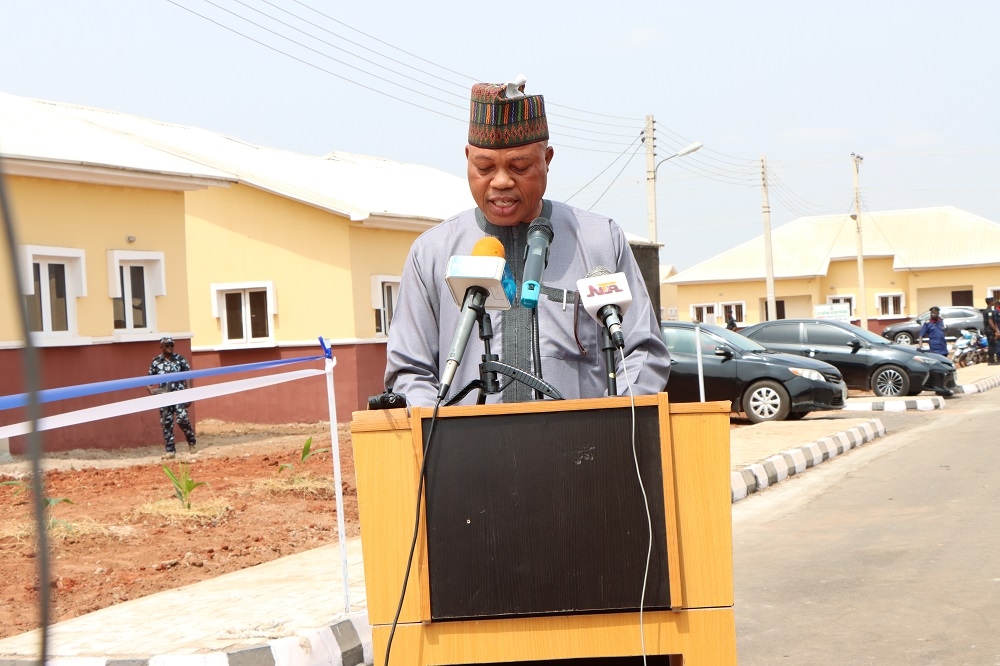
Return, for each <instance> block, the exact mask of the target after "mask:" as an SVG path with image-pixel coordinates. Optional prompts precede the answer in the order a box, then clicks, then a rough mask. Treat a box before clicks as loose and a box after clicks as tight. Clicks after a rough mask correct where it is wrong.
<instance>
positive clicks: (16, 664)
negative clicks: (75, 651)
mask: <svg viewBox="0 0 1000 666" xmlns="http://www.w3.org/2000/svg"><path fill="white" fill-rule="evenodd" d="M48 663H49V664H54V665H56V666H313V665H315V664H328V665H330V666H364V665H368V666H370V665H371V664H372V663H374V653H373V652H372V630H371V626H370V625H369V624H368V614H367V613H355V614H352V615H350V616H347V617H345V618H342V619H340V620H338V621H337V622H335V623H333V624H331V625H328V626H326V627H320V628H317V629H308V630H303V631H298V632H296V634H295V635H294V636H284V637H282V638H276V639H273V640H270V641H268V642H267V643H266V644H264V645H257V646H253V647H239V648H235V649H233V650H232V651H225V652H202V653H196V654H162V655H155V656H152V657H149V658H148V659H142V658H133V659H130V658H121V657H115V658H105V657H49V659H48ZM37 664H38V660H37V659H2V658H0V666H37Z"/></svg>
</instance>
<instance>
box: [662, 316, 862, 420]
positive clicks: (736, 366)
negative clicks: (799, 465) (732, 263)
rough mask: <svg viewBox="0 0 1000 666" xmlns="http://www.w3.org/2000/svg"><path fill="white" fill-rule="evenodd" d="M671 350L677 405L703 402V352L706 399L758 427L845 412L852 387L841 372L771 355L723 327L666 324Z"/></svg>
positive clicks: (673, 396)
mask: <svg viewBox="0 0 1000 666" xmlns="http://www.w3.org/2000/svg"><path fill="white" fill-rule="evenodd" d="M661 330H662V331H663V340H664V342H666V343H667V348H668V349H670V364H671V365H670V379H669V381H668V382H667V393H669V394H670V399H671V400H672V401H675V402H698V401H699V400H700V398H701V395H700V389H699V384H698V348H699V346H700V348H701V361H702V375H703V378H704V386H705V400H729V401H731V402H732V403H733V411H735V412H745V413H746V415H747V418H748V419H750V420H751V421H752V422H754V423H761V422H763V421H781V420H784V419H799V418H802V417H803V416H805V415H806V414H808V413H809V412H811V411H815V410H826V409H842V408H843V406H844V400H845V398H846V397H847V387H846V386H845V385H844V380H843V378H842V377H841V375H840V371H838V370H837V369H836V368H835V367H833V366H832V365H830V364H828V363H823V362H820V361H814V360H812V359H808V358H802V357H801V356H792V355H790V354H777V353H774V352H769V351H768V350H766V349H765V348H764V347H761V346H760V345H759V344H757V343H756V342H753V341H751V340H748V339H747V338H745V337H743V336H742V335H740V334H739V333H734V332H732V331H728V330H726V329H724V328H720V327H718V326H706V325H703V326H701V338H700V345H699V343H698V342H697V341H696V336H695V325H694V324H691V323H688V322H679V321H670V322H663V323H662V324H661Z"/></svg>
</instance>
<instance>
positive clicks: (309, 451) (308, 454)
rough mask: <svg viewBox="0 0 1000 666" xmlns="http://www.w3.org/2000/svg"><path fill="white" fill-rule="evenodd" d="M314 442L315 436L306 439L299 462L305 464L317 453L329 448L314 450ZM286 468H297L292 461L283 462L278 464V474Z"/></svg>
mask: <svg viewBox="0 0 1000 666" xmlns="http://www.w3.org/2000/svg"><path fill="white" fill-rule="evenodd" d="M312 444H313V438H312V437H310V438H309V439H307V440H306V443H305V444H303V445H302V452H301V454H300V455H299V462H301V463H303V464H305V462H306V461H307V460H309V459H310V458H312V457H313V456H314V455H316V454H317V453H323V452H324V451H327V450H328V449H315V450H314V449H313V447H312ZM286 469H295V465H293V464H292V463H282V464H281V465H279V466H278V474H281V473H282V472H284V471H285V470H286Z"/></svg>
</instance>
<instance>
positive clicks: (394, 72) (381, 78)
mask: <svg viewBox="0 0 1000 666" xmlns="http://www.w3.org/2000/svg"><path fill="white" fill-rule="evenodd" d="M167 2H170V3H172V4H177V3H175V2H174V0H167ZM202 2H204V3H206V4H209V5H212V6H213V7H216V8H217V9H221V10H222V11H224V12H226V13H228V14H231V15H233V16H235V17H236V18H238V19H240V20H242V21H246V22H247V23H249V24H250V25H253V26H256V27H258V28H260V29H261V30H264V31H266V32H269V33H271V34H272V35H275V36H276V37H280V38H281V39H284V40H286V41H289V42H291V43H292V44H295V45H296V46H301V47H302V48H304V49H306V50H308V51H312V52H313V53H315V54H317V55H319V56H322V57H324V58H327V59H329V60H332V61H334V62H336V63H339V64H341V65H344V66H345V67H350V68H351V69H353V70H356V71H359V72H361V73H362V74H367V75H368V76H371V77H373V78H376V79H378V80H379V81H383V82H385V83H388V84H389V85H393V86H397V87H399V88H402V89H403V90H407V91H409V92H412V93H414V94H417V95H420V96H421V97H427V98H429V99H433V100H434V101H436V102H440V103H442V104H447V105H448V106H453V107H455V108H459V109H464V108H465V107H464V106H463V105H460V104H454V103H452V102H447V101H445V100H442V99H440V98H438V97H434V96H433V95H430V94H428V93H425V92H422V91H420V90H417V89H415V88H410V87H409V86H405V85H403V84H401V83H396V82H395V81H392V80H390V79H387V78H385V77H383V76H379V75H378V74H373V73H372V72H369V71H368V70H366V69H362V68H360V67H356V66H354V65H352V64H350V63H348V62H344V61H343V60H340V59H338V58H334V57H333V56H331V55H328V54H326V53H323V52H322V51H318V50H316V49H314V48H312V47H311V46H307V45H305V44H303V43H302V42H299V41H296V40H294V39H292V38H291V37H288V36H287V35H282V34H281V33H280V32H275V31H274V30H271V29H270V28H268V27H266V26H263V25H261V24H260V23H257V22H256V21H253V20H251V19H248V18H247V17H245V16H241V15H240V14H237V13H236V12H234V11H232V10H231V9H227V8H225V7H223V6H221V5H219V4H217V3H215V2H213V0H202ZM236 2H239V3H240V4H243V3H242V2H241V0H236ZM244 6H246V5H244ZM249 9H252V10H253V11H255V12H258V13H260V14H263V15H264V16H267V17H268V18H271V19H272V20H274V21H277V22H278V23H281V24H282V25H284V26H287V27H290V28H292V29H293V30H298V31H299V32H302V33H303V34H305V35H308V36H310V37H313V36H312V35H309V33H306V32H304V31H302V30H299V29H298V28H296V27H294V26H291V25H289V24H287V23H285V22H283V21H281V20H279V19H275V18H274V17H272V16H270V15H268V14H264V13H263V12H261V11H260V10H258V9H254V8H253V7H250V8H249ZM313 39H317V40H318V41H320V42H323V43H324V44H327V45H328V46H332V47H333V48H335V49H337V50H339V51H345V49H342V48H340V47H339V46H334V45H332V44H330V43H329V42H324V41H323V40H321V39H318V38H316V37H313ZM345 52H347V53H350V52H349V51H345ZM351 55H354V54H351ZM354 57H355V58H358V59H359V60H362V61H364V62H367V63H369V64H372V65H375V66H376V67H381V68H382V69H384V70H386V71H389V72H392V73H393V74H396V75H397V76H402V77H403V78H405V79H409V80H410V81H413V82H414V83H419V84H421V85H426V86H428V87H429V88H433V89H435V90H440V91H441V92H445V93H447V94H449V95H455V96H456V97H459V98H460V99H461V98H462V97H463V96H461V95H457V94H455V93H452V92H449V91H446V90H444V89H443V88H438V87H437V86H433V85H429V84H426V83H424V82H423V81H418V80H417V79H414V78H413V77H410V76H407V75H406V74H403V73H401V72H397V71H396V70H393V69H389V68H388V67H385V66H384V65H379V64H378V63H376V62H372V61H371V60H367V59H365V58H362V57H360V56H357V55H354Z"/></svg>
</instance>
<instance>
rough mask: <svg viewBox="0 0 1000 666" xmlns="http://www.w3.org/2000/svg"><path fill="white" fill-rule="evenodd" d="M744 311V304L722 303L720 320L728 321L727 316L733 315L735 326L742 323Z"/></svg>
mask: <svg viewBox="0 0 1000 666" xmlns="http://www.w3.org/2000/svg"><path fill="white" fill-rule="evenodd" d="M745 309H746V304H745V303H723V304H722V318H723V319H724V320H726V321H729V315H733V319H735V320H736V323H737V324H742V323H743V322H744V319H743V312H744V310H745Z"/></svg>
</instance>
